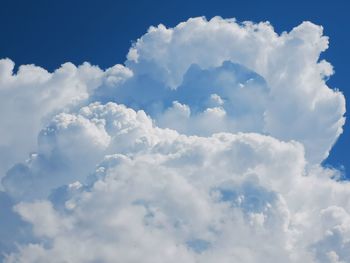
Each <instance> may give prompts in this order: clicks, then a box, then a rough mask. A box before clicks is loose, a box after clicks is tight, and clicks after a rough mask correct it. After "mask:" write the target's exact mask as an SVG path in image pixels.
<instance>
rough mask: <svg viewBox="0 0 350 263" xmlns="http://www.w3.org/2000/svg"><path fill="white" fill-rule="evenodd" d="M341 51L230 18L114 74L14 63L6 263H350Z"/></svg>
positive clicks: (195, 23)
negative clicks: (338, 148) (339, 155)
mask: <svg viewBox="0 0 350 263" xmlns="http://www.w3.org/2000/svg"><path fill="white" fill-rule="evenodd" d="M327 47H328V38H327V37H325V36H323V35H322V27H320V26H317V25H314V24H312V23H310V22H304V23H302V24H301V25H299V26H297V27H296V28H294V29H293V30H291V31H290V32H284V33H282V34H280V35H279V34H277V33H275V32H274V30H273V27H272V26H271V25H270V24H269V23H266V22H265V23H259V24H254V23H252V22H244V23H238V22H236V21H235V20H234V19H222V18H220V17H215V18H213V19H211V20H210V21H207V20H206V19H205V18H192V19H189V20H188V21H186V22H183V23H180V24H179V25H177V26H176V27H174V28H166V27H165V26H163V25H159V26H157V27H151V28H150V29H149V30H148V32H147V33H146V34H145V35H144V36H142V37H141V38H139V39H138V40H137V41H136V42H135V44H134V45H133V46H132V47H131V48H130V51H129V53H128V56H127V61H126V62H125V65H116V66H114V67H112V68H109V69H107V70H101V69H99V68H98V67H96V66H91V65H90V64H87V63H85V64H83V65H82V66H79V67H75V66H74V65H72V64H65V65H63V66H62V67H61V68H60V69H58V70H56V71H55V72H53V73H48V72H47V71H45V70H44V69H41V68H38V67H35V66H22V67H20V69H19V71H18V72H17V73H16V74H14V73H12V71H13V62H11V61H10V60H8V59H7V60H1V62H0V65H1V67H0V69H1V70H0V75H1V76H2V78H0V79H1V84H0V92H3V94H4V96H1V97H2V100H4V103H3V105H2V107H4V109H5V108H6V109H7V110H8V111H7V112H8V113H7V114H6V111H5V112H4V111H2V113H0V114H4V117H3V119H5V120H4V121H5V122H7V123H9V124H11V125H12V126H8V127H10V128H4V129H3V130H0V132H1V133H4V134H5V135H6V136H7V137H5V138H9V139H3V140H2V141H0V144H1V145H3V146H2V149H3V150H2V151H1V152H0V153H1V155H0V156H1V162H3V163H4V164H6V166H4V167H5V168H6V175H3V176H2V180H1V183H2V189H3V192H1V195H0V198H1V199H2V200H4V201H3V202H0V209H1V211H2V214H4V215H5V216H4V217H3V219H1V217H0V220H3V222H5V224H1V226H0V233H4V235H1V237H0V251H1V252H2V255H3V261H4V262H6V263H14V262H16V263H20V262H26V263H30V262H33V263H34V262H35V263H41V262H43V263H44V262H57V263H58V262H74V263H79V262H116V261H118V262H119V261H120V262H188V263H190V262H208V263H209V262H232V261H237V262H244V263H248V262H249V263H250V262H261V261H262V260H263V261H264V262H310V263H312V262H315V263H316V262H338V263H339V262H347V261H349V260H350V254H349V248H350V243H349V238H350V228H349V222H350V201H349V200H350V198H349V197H350V185H349V183H348V182H346V181H339V180H337V178H338V177H339V173H340V172H339V171H337V170H334V169H331V168H325V167H322V165H321V162H322V161H323V160H324V159H325V158H326V157H327V155H328V152H329V150H330V149H331V147H332V145H333V144H334V142H335V141H336V140H337V138H338V136H339V135H340V134H341V132H342V127H343V124H344V121H345V119H344V113H345V99H344V96H343V95H342V93H341V92H339V91H337V90H333V89H331V88H329V87H328V86H327V85H326V79H327V78H328V77H329V76H330V75H332V74H333V69H332V66H331V65H330V64H329V63H328V62H326V61H320V60H319V56H320V53H321V52H323V51H325V50H326V49H327ZM15 102H17V103H15ZM5 114H6V115H5ZM8 119H9V120H8ZM23 120H25V121H23ZM27 121H28V123H27ZM30 123H33V124H30ZM28 127H29V128H28ZM27 128H28V129H27ZM25 134H28V136H24V135H25ZM36 137H37V143H36ZM12 146H13V147H12ZM8 148H11V150H7V149H8ZM7 151H9V153H11V155H6V154H5V153H6V152H7ZM25 154H27V156H28V154H29V157H28V158H27V160H26V161H21V160H24V159H25V157H23V155H25ZM6 156H10V157H8V158H7V157H6ZM6 158H7V159H6ZM6 226H8V227H6Z"/></svg>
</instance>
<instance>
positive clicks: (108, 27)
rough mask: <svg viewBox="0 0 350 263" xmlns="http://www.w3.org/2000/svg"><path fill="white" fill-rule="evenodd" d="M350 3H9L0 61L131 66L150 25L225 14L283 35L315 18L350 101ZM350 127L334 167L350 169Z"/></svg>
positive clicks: (2, 15)
mask: <svg viewBox="0 0 350 263" xmlns="http://www.w3.org/2000/svg"><path fill="white" fill-rule="evenodd" d="M349 11H350V4H349V2H348V1H345V0H344V1H342V0H337V1H332V3H330V2H326V1H323V2H320V1H271V0H269V1H253V0H252V1H222V0H220V1H200V2H199V1H183V0H179V1H155V0H153V1H144V0H140V1H134V0H133V1H108V0H102V1H80V0H78V1H67V0H63V1H43V0H36V1H7V0H2V1H1V8H0V24H1V32H2V33H1V34H2V36H3V40H2V41H0V57H2V58H3V57H8V58H11V59H12V60H14V61H15V62H16V66H18V65H21V64H32V63H34V64H36V65H38V66H42V67H44V68H46V69H48V70H54V69H56V68H57V67H58V66H59V65H61V64H62V63H64V62H67V61H71V62H73V63H75V64H81V63H82V62H84V61H89V62H90V63H92V64H95V65H99V66H100V67H102V68H107V67H110V66H112V65H114V64H116V63H122V62H123V61H125V57H126V54H127V51H128V49H129V48H130V44H131V42H132V41H136V39H137V38H139V37H140V36H141V35H142V34H143V33H144V32H145V30H146V29H147V28H148V27H149V26H150V25H158V24H159V23H163V24H165V25H166V26H175V25H176V24H178V23H179V22H180V21H184V20H186V19H188V18H189V17H194V16H206V17H207V18H211V17H213V16H216V15H220V16H222V17H224V18H231V17H235V18H237V20H238V21H245V20H251V21H254V22H259V21H270V22H271V23H272V25H273V26H274V28H275V30H276V32H282V31H289V30H290V29H292V28H293V27H294V26H296V25H298V24H300V23H301V22H302V21H305V20H309V21H312V22H313V23H316V24H320V25H322V26H323V27H324V34H325V35H327V36H329V37H330V47H329V49H328V50H327V51H326V52H325V53H324V54H323V55H322V58H325V59H327V60H328V61H330V62H331V64H332V65H333V66H334V68H335V73H336V74H335V75H333V76H332V77H331V79H330V80H329V81H328V84H329V85H330V86H331V87H333V88H338V89H340V90H341V91H342V92H344V94H345V97H346V98H347V97H350V87H349V84H348V76H349V73H350V72H349V66H348V61H349V59H350V52H349V46H350V29H349V27H348V26H347V24H348V23H349V18H348V13H349ZM349 125H350V124H348V123H347V124H346V125H345V132H344V134H343V135H342V136H341V137H340V139H339V140H338V142H337V144H336V145H335V147H334V148H333V149H332V152H331V155H330V157H329V158H328V159H327V160H326V163H327V164H331V165H333V166H336V167H339V166H341V165H344V166H345V167H346V166H347V167H350V161H349V159H348V157H347V156H348V154H349V152H348V150H347V149H349V148H350V139H349V138H350V128H349V127H350V126H349Z"/></svg>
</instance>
